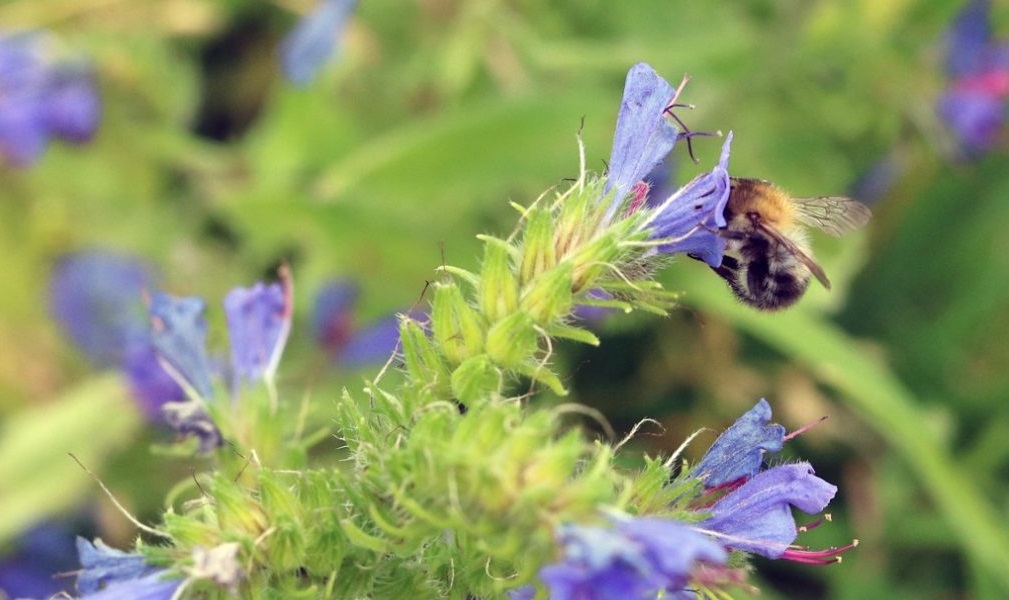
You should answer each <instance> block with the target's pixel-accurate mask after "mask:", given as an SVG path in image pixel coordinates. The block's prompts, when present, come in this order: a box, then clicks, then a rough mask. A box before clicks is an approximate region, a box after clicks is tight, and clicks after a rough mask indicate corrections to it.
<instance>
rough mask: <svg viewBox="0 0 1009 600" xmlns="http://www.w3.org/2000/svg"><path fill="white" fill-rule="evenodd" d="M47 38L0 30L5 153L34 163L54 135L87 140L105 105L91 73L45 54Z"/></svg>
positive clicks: (0, 145)
mask: <svg viewBox="0 0 1009 600" xmlns="http://www.w3.org/2000/svg"><path fill="white" fill-rule="evenodd" d="M42 42H43V38H42V37H41V36H38V35H32V34H14V35H11V34H0V156H2V158H3V159H5V160H6V161H7V162H8V163H9V164H12V165H15V166H20V167H24V166H29V165H31V164H32V163H34V162H35V160H36V159H38V157H39V156H40V155H41V154H42V152H43V150H44V149H45V147H46V144H47V143H48V141H49V139H50V138H51V137H59V138H63V139H65V140H68V141H71V142H85V141H87V140H88V139H90V138H91V136H92V135H93V133H94V131H95V129H96V128H97V127H98V121H99V119H100V113H101V107H100V101H99V98H98V94H97V92H96V91H95V86H94V83H93V81H92V75H91V73H90V72H89V71H88V70H87V69H85V68H82V67H81V66H79V65H64V64H57V63H55V62H53V61H51V60H49V59H48V58H47V57H46V56H45V52H44V50H45V49H44V48H43V47H42V45H43V44H42Z"/></svg>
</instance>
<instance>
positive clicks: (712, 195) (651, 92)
mask: <svg viewBox="0 0 1009 600" xmlns="http://www.w3.org/2000/svg"><path fill="white" fill-rule="evenodd" d="M680 87H681V88H682V85H681V86H680ZM679 91H680V90H679V89H674V88H673V87H672V86H671V85H669V83H668V82H667V81H665V80H664V79H662V77H660V76H659V75H658V74H657V73H656V72H655V71H654V70H653V69H652V68H651V67H650V66H648V65H646V64H644V63H638V64H636V65H634V66H633V67H631V70H630V72H628V74H627V81H626V83H625V85H624V97H623V101H622V102H621V105H620V112H619V114H618V115H617V128H616V132H615V133H614V137H613V150H612V152H611V154H610V165H609V174H608V177H607V181H606V185H605V187H604V191H605V192H607V193H611V194H612V199H611V201H610V205H609V206H608V207H607V211H606V215H605V216H604V217H603V223H604V224H609V223H611V222H612V221H613V219H614V218H616V216H617V214H618V212H619V211H620V209H621V208H623V207H626V209H627V212H628V213H633V212H636V211H638V210H646V211H647V212H648V214H647V216H646V218H645V220H644V224H643V225H642V227H643V228H644V229H647V230H648V232H649V239H651V240H652V241H653V242H655V243H656V247H655V248H654V249H653V250H652V253H653V254H674V253H686V254H690V255H691V256H693V257H696V258H698V259H700V260H703V261H705V262H706V263H708V264H709V265H711V266H713V267H715V266H718V265H720V264H721V262H722V253H723V252H724V250H725V242H724V240H722V238H721V237H720V236H719V235H718V230H719V229H721V228H723V227H725V225H726V222H725V215H724V212H725V204H726V202H728V200H729V173H728V163H729V147H730V144H731V143H732V133H731V132H730V133H729V135H728V136H727V138H726V140H725V143H724V144H723V146H722V154H721V157H720V159H719V161H718V165H716V166H715V168H714V169H713V170H712V171H711V172H709V173H704V174H702V175H700V176H698V177H697V178H695V179H694V180H693V181H691V182H690V183H688V184H687V185H685V186H684V187H682V188H680V189H679V190H678V191H676V192H674V193H673V194H671V195H669V196H668V197H665V198H660V197H656V196H654V195H650V194H649V191H650V190H649V186H647V185H643V184H642V183H641V182H642V180H643V179H644V178H645V177H647V176H648V175H649V173H650V172H651V171H652V170H653V169H654V168H655V167H656V165H658V164H659V163H660V162H661V161H662V160H663V159H664V158H665V157H666V155H667V154H669V152H670V151H671V150H672V149H673V146H674V145H675V143H676V140H677V138H679V137H684V136H687V135H691V133H690V132H685V133H681V132H679V131H678V130H677V128H676V127H675V126H674V125H673V123H672V122H670V120H669V119H668V118H666V110H667V109H668V108H669V107H670V106H671V105H672V104H673V103H674V102H675V100H676V97H677V96H678V94H679ZM628 197H630V200H628Z"/></svg>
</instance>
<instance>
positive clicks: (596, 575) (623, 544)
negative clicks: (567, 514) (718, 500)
mask: <svg viewBox="0 0 1009 600" xmlns="http://www.w3.org/2000/svg"><path fill="white" fill-rule="evenodd" d="M558 541H559V542H560V544H561V547H562V552H563V558H562V559H561V561H560V562H558V563H554V564H551V565H547V566H546V567H544V568H543V569H542V570H541V571H540V577H541V579H542V580H543V582H544V583H545V584H546V586H547V588H548V589H549V590H550V598H551V599H552V600H567V599H579V600H593V599H596V598H598V599H603V598H628V599H634V598H655V597H656V595H657V594H658V593H659V592H665V593H666V594H667V595H666V596H665V597H671V598H679V597H692V596H690V595H689V594H691V593H692V592H690V591H689V589H688V585H689V580H690V573H691V570H692V569H693V568H694V567H695V566H697V565H699V564H701V563H705V564H723V563H724V562H725V559H726V552H725V550H724V549H723V548H722V547H721V546H720V545H719V544H717V543H715V542H714V541H712V540H711V539H709V538H707V537H706V536H704V535H702V534H700V533H698V532H697V531H695V530H694V529H692V528H691V527H690V526H688V525H686V524H683V523H678V522H676V521H673V520H670V519H660V518H651V517H636V518H631V517H628V518H622V519H614V526H613V527H601V526H585V525H567V526H564V527H562V528H561V530H560V533H559V535H558ZM516 593H517V594H518V596H519V597H522V595H523V594H526V593H527V592H526V591H523V589H520V590H517V591H516Z"/></svg>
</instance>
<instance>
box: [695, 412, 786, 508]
mask: <svg viewBox="0 0 1009 600" xmlns="http://www.w3.org/2000/svg"><path fill="white" fill-rule="evenodd" d="M770 420H771V406H770V405H769V404H768V403H767V400H764V399H763V398H761V399H760V400H759V401H758V402H757V404H756V405H754V407H753V408H751V409H750V410H748V411H747V412H746V413H744V414H743V416H741V417H739V419H737V420H736V422H735V423H733V424H732V426H730V427H729V428H728V429H726V430H725V431H724V432H723V433H722V435H720V436H718V439H717V440H715V443H714V444H712V445H711V447H710V448H708V451H707V452H706V453H705V454H704V456H703V457H702V458H701V460H700V461H699V462H698V463H697V466H695V467H694V470H693V476H694V477H697V478H699V479H702V480H703V481H704V485H705V487H708V488H713V487H718V486H721V485H725V484H728V483H732V482H734V481H737V480H739V479H744V478H747V479H748V478H750V477H753V476H754V475H756V474H757V473H759V472H760V467H761V465H762V464H763V461H764V454H765V453H766V452H780V451H781V448H782V446H783V445H784V443H785V428H784V427H782V426H781V425H778V424H776V423H770Z"/></svg>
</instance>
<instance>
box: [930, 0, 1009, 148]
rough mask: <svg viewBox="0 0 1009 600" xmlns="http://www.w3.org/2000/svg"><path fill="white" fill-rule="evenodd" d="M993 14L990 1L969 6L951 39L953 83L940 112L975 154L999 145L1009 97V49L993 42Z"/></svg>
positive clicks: (948, 67)
mask: <svg viewBox="0 0 1009 600" xmlns="http://www.w3.org/2000/svg"><path fill="white" fill-rule="evenodd" d="M990 11H991V2H990V1H988V0H973V1H971V2H969V3H968V4H967V5H966V6H964V8H963V9H962V10H961V11H960V13H959V14H958V15H957V17H956V18H955V19H954V20H953V23H952V24H951V26H950V29H949V31H948V32H947V36H946V37H947V49H946V73H947V75H948V76H949V77H950V79H951V81H950V86H949V88H948V89H947V90H946V91H945V92H944V93H943V94H942V96H941V97H940V98H939V102H938V112H939V115H940V117H942V119H943V120H944V121H946V123H947V124H948V125H949V126H950V129H951V130H952V131H953V133H954V135H955V136H956V137H957V139H958V140H959V142H960V144H961V146H962V147H963V149H964V150H965V151H966V152H967V153H968V154H969V155H974V154H978V153H980V152H981V151H984V150H988V149H990V148H992V147H993V146H995V145H996V144H997V143H998V141H999V139H1000V137H1001V134H1002V130H1003V128H1004V125H1005V108H1006V107H1005V103H1006V100H1007V99H1009V45H1006V44H1004V43H996V42H994V41H993V40H992V33H991V23H990V15H989V13H990Z"/></svg>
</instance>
